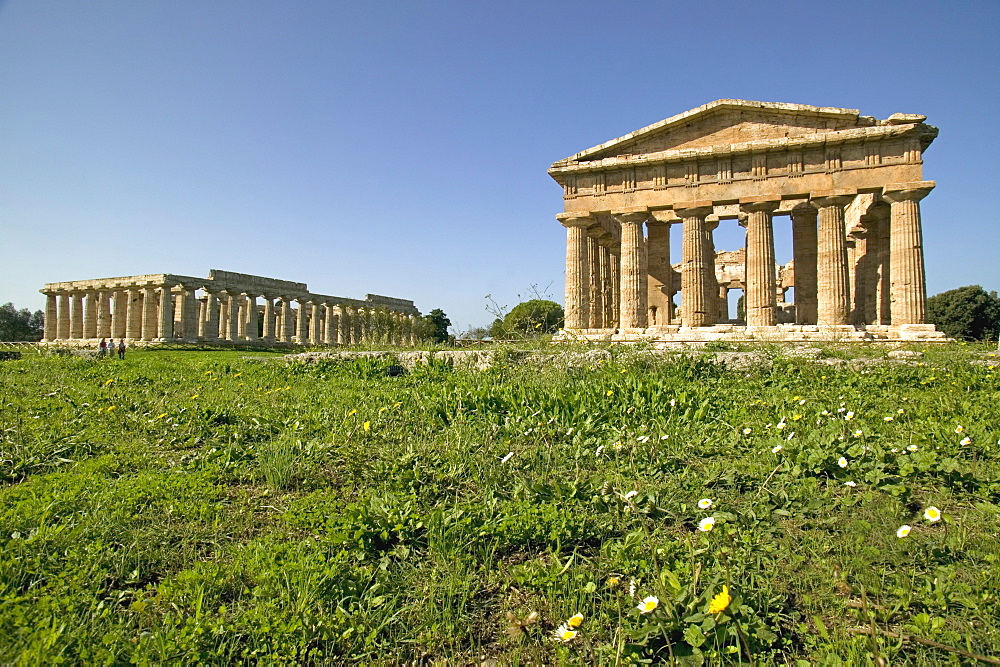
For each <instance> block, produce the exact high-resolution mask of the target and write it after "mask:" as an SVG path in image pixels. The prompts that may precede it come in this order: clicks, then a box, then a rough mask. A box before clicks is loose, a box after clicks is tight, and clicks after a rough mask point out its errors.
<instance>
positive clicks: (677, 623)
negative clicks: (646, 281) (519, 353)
mask: <svg viewBox="0 0 1000 667" xmlns="http://www.w3.org/2000/svg"><path fill="white" fill-rule="evenodd" d="M559 349H564V348H562V347H560V348H559ZM970 350H974V348H973V347H972V346H959V345H953V346H942V347H935V348H933V349H929V350H928V351H927V352H926V356H925V358H924V359H923V360H921V361H920V363H918V364H899V363H894V364H882V365H872V366H866V367H865V368H864V370H850V369H848V368H838V367H834V366H830V365H822V364H817V363H815V362H811V361H807V360H795V359H785V358H783V357H778V358H777V360H776V361H775V364H774V366H773V367H767V368H760V369H757V370H749V371H748V370H741V371H739V372H737V371H732V370H726V369H725V368H724V367H722V366H719V365H717V364H714V363H711V362H710V361H709V360H708V359H707V358H706V357H704V356H699V355H693V356H678V357H677V358H675V359H673V360H671V361H664V360H654V359H651V358H650V357H648V356H644V355H642V354H639V353H636V352H635V351H632V350H621V349H615V350H613V351H612V356H611V357H610V358H607V359H603V360H599V361H598V360H593V359H591V360H589V361H588V360H587V357H586V355H579V354H578V355H571V356H569V357H567V359H572V365H568V364H562V365H560V364H549V365H547V366H544V367H537V366H531V365H519V364H514V363H510V364H503V363H502V364H500V365H498V366H496V367H494V368H492V369H490V370H487V371H461V370H452V369H451V368H449V367H447V366H443V365H438V364H433V365H431V366H430V367H423V368H417V369H415V370H414V371H412V372H411V373H409V374H407V375H405V376H401V377H386V375H385V373H384V372H383V371H384V366H385V365H387V362H386V360H384V359H383V360H372V359H362V360H358V361H354V362H349V363H334V362H332V361H320V362H317V363H311V364H304V363H300V362H295V363H288V362H286V361H285V360H283V359H282V358H280V357H278V356H276V355H274V354H267V353H264V352H261V353H256V354H248V353H246V352H239V351H227V352H204V351H198V352H195V351H190V352H185V351H162V352H156V351H139V350H135V351H132V352H130V353H129V356H128V358H127V359H126V360H124V361H118V360H101V361H96V360H87V359H78V358H60V357H42V356H40V355H28V356H26V357H25V358H24V359H22V360H20V361H10V362H3V363H2V364H0V391H2V394H0V436H2V440H0V661H2V662H4V663H14V664H48V663H57V662H74V663H80V662H83V663H127V662H138V663H150V662H183V663H233V662H237V663H239V662H256V661H263V662H268V663H274V662H304V663H357V662H367V663H371V662H378V663H403V662H412V663H416V662H420V663H428V662H440V661H443V660H448V661H451V662H455V663H460V664H465V663H473V662H479V661H482V660H484V659H486V660H488V659H497V660H498V661H500V662H501V663H503V664H518V663H522V664H527V663H546V664H599V663H607V664H612V663H616V664H617V663H626V664H627V663H633V662H640V661H653V662H674V663H677V664H703V663H704V664H740V663H743V664H770V663H777V664H803V665H805V664H845V663H846V664H876V663H881V661H884V660H888V661H889V662H891V663H892V664H913V665H932V664H933V665H936V664H948V663H954V664H962V663H965V662H967V661H968V660H971V659H973V658H970V657H969V656H970V655H972V656H996V655H1000V620H998V619H1000V598H998V596H1000V591H998V588H997V582H998V581H1000V548H998V546H997V545H998V537H1000V507H998V504H1000V475H998V473H1000V464H998V453H1000V442H998V440H1000V404H998V401H997V396H998V393H997V390H998V386H1000V381H998V373H997V371H996V369H993V368H990V367H988V366H984V365H973V364H971V363H970V360H976V359H979V360H981V359H983V358H985V357H986V355H987V351H986V350H985V349H984V350H976V353H975V354H970ZM866 354H868V353H866ZM826 356H828V357H836V356H841V354H840V352H837V351H833V352H831V353H828V354H827V355H826Z"/></svg>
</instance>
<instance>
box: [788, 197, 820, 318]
mask: <svg viewBox="0 0 1000 667" xmlns="http://www.w3.org/2000/svg"><path fill="white" fill-rule="evenodd" d="M817 248H818V237H817V232H816V209H815V208H814V207H812V206H809V205H808V204H804V205H801V206H796V207H795V208H793V209H792V257H793V259H794V261H795V265H794V266H795V322H796V323H797V324H816V316H817V315H816V313H817V311H816V308H817V300H816V252H817Z"/></svg>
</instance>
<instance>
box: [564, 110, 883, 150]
mask: <svg viewBox="0 0 1000 667" xmlns="http://www.w3.org/2000/svg"><path fill="white" fill-rule="evenodd" d="M859 125H874V119H873V118H868V117H865V116H860V117H859V111H858V110H857V109H840V108H836V107H814V106H808V105H804V104H781V103H774V102H750V101H747V100H716V101H715V102H710V103H708V104H705V105H703V106H700V107H698V108H696V109H691V110H690V111H685V112H684V113H682V114H678V115H676V116H672V117H670V118H667V119H665V120H662V121H660V122H658V123H654V124H652V125H649V126H647V127H644V128H642V129H640V130H636V131H635V132H631V133H629V134H626V135H625V136H623V137H619V138H617V139H613V140H611V141H608V142H605V143H603V144H601V145H599V146H595V147H593V148H590V149H587V150H585V151H582V152H580V153H577V154H576V155H573V156H571V157H569V158H566V159H565V160H561V161H560V162H557V163H556V165H560V164H568V163H573V162H576V163H579V162H589V161H592V160H601V159H604V158H612V157H618V156H625V155H628V156H641V155H647V154H650V153H660V152H663V151H671V150H683V149H698V148H708V147H712V146H728V145H731V144H744V143H747V142H751V141H763V140H769V139H783V138H794V137H802V136H807V135H815V134H818V133H823V132H831V131H837V130H844V129H848V128H853V127H858V126H859ZM554 166H555V165H554Z"/></svg>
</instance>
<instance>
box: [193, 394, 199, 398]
mask: <svg viewBox="0 0 1000 667" xmlns="http://www.w3.org/2000/svg"><path fill="white" fill-rule="evenodd" d="M199 396H201V394H191V398H198V397H199Z"/></svg>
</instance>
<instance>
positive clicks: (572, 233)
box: [556, 213, 593, 329]
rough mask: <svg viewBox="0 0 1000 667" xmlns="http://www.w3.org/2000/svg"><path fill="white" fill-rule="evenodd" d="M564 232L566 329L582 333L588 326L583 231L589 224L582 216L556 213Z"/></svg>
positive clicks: (585, 248) (584, 233) (587, 262)
mask: <svg viewBox="0 0 1000 667" xmlns="http://www.w3.org/2000/svg"><path fill="white" fill-rule="evenodd" d="M556 218H557V219H558V220H559V222H561V223H562V225H563V227H565V228H566V324H565V327H566V329H586V328H587V327H588V326H589V324H590V314H589V306H590V293H589V292H590V289H589V288H590V278H589V277H588V275H587V271H588V269H589V260H588V258H587V227H589V226H590V224H591V223H592V222H593V220H592V219H591V218H590V217H588V216H586V215H579V214H573V213H560V214H559V215H557V216H556Z"/></svg>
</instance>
